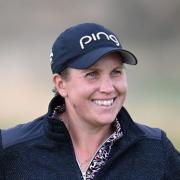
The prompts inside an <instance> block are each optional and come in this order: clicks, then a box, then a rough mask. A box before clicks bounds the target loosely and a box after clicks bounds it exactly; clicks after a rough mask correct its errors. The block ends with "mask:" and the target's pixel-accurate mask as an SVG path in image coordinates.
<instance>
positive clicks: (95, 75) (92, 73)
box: [85, 71, 98, 78]
mask: <svg viewBox="0 0 180 180" xmlns="http://www.w3.org/2000/svg"><path fill="white" fill-rule="evenodd" d="M85 76H86V77H88V78H96V77H97V76H98V73H97V72H96V71H92V72H88V73H87V74H86V75H85Z"/></svg>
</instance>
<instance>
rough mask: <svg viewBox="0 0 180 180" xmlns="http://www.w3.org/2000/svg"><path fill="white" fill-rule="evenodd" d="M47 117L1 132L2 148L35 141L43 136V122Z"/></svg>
mask: <svg viewBox="0 0 180 180" xmlns="http://www.w3.org/2000/svg"><path fill="white" fill-rule="evenodd" d="M44 118H45V116H41V117H39V118H37V119H35V120H33V121H31V122H28V123H25V124H19V125H17V126H15V127H13V128H9V129H2V130H1V144H2V148H3V149H5V148H8V147H10V146H13V145H16V144H19V143H22V142H25V141H29V140H31V139H35V138H37V137H39V136H42V135H43V132H44V131H43V124H44V123H43V122H44Z"/></svg>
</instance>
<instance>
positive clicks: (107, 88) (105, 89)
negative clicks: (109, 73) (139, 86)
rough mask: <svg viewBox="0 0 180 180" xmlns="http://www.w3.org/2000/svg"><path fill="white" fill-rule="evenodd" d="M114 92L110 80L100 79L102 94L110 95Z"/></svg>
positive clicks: (107, 78)
mask: <svg viewBox="0 0 180 180" xmlns="http://www.w3.org/2000/svg"><path fill="white" fill-rule="evenodd" d="M113 91H114V86H113V82H112V80H111V78H109V77H106V78H104V79H101V82H100V92H102V93H111V92H113Z"/></svg>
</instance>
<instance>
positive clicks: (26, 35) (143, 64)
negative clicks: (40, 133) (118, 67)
mask: <svg viewBox="0 0 180 180" xmlns="http://www.w3.org/2000/svg"><path fill="white" fill-rule="evenodd" d="M179 18H180V1H179V0H151V1H149V0H111V1H109V0H99V1H95V0H91V1H84V0H76V1H69V0H37V1H29V0H13V1H11V0H0V64H1V66H0V82H1V84H0V86H1V93H0V127H1V128H7V127H11V126H14V125H16V124H18V123H23V122H27V121H30V120H32V119H34V118H36V117H38V116H40V115H42V114H45V113H46V112H47V106H48V103H49V101H50V99H51V98H52V97H53V93H52V92H51V89H52V87H53V84H52V82H51V71H50V63H49V53H50V48H51V46H52V44H53V42H54V40H55V39H56V37H57V36H58V35H59V33H60V32H62V31H63V30H64V29H66V28H67V27H69V26H71V25H75V24H77V23H82V22H96V23H100V24H102V25H104V26H107V27H109V28H110V29H112V30H113V31H114V32H116V34H118V35H119V37H120V41H121V43H122V44H123V45H124V47H125V48H127V49H129V50H130V51H132V52H133V53H134V54H135V55H136V56H137V58H138V60H139V63H138V66H133V67H131V66H127V74H128V78H129V94H128V98H127V101H126V104H125V106H126V108H127V109H128V110H129V112H130V114H131V116H132V117H133V118H134V119H135V120H136V121H138V122H141V123H146V124H148V125H150V126H156V127H160V128H162V129H164V130H165V131H166V132H167V134H168V136H169V137H170V139H171V140H172V141H173V142H174V143H175V145H176V146H177V147H178V148H179V149H180V131H179V127H180V122H179V117H180V110H179V109H180V93H179V91H180V71H179V69H180V60H179V52H180V23H179Z"/></svg>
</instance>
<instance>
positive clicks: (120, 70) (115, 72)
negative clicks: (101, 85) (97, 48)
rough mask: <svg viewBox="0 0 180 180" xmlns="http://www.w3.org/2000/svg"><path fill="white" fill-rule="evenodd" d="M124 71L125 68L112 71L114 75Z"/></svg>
mask: <svg viewBox="0 0 180 180" xmlns="http://www.w3.org/2000/svg"><path fill="white" fill-rule="evenodd" d="M122 73H123V69H114V70H113V71H112V75H113V76H119V75H121V74H122Z"/></svg>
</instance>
